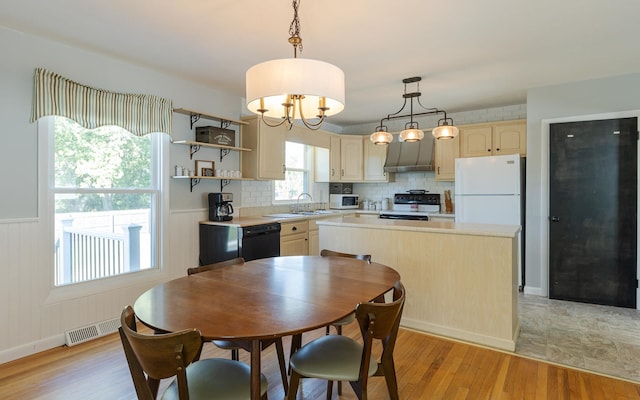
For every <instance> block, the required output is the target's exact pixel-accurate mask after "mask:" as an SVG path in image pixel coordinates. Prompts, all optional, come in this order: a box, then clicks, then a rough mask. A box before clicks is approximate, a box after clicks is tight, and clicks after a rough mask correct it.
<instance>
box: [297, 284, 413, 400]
mask: <svg viewBox="0 0 640 400" xmlns="http://www.w3.org/2000/svg"><path fill="white" fill-rule="evenodd" d="M404 300H405V289H404V286H403V285H402V283H400V282H396V284H395V285H394V290H393V301H392V302H391V303H360V304H358V305H357V306H356V320H357V321H358V324H359V326H360V332H361V334H362V341H363V344H360V343H359V342H358V341H356V340H354V339H351V338H349V337H346V336H342V335H327V336H322V337H320V338H318V339H316V340H314V341H312V342H309V343H308V344H306V345H304V346H302V348H300V350H298V351H297V352H296V353H295V354H294V355H293V357H291V359H290V360H289V363H290V365H291V382H290V386H289V393H288V395H287V399H288V400H295V398H296V394H297V391H298V386H299V384H300V379H301V378H317V379H325V380H327V381H328V382H327V399H328V400H330V399H331V395H332V390H333V381H349V383H350V384H351V387H352V388H353V390H354V392H355V393H356V396H357V397H358V399H360V400H366V399H367V383H368V381H369V377H372V376H384V377H385V380H386V383H387V389H388V391H389V397H390V398H391V399H392V400H398V399H399V397H398V382H397V378H396V371H395V365H394V362H393V350H394V348H395V344H396V338H397V336H398V329H399V328H400V317H401V315H402V310H403V308H404ZM374 340H379V341H380V342H381V344H382V355H381V357H380V361H378V360H376V358H375V357H373V356H372V352H371V350H372V348H373V343H374Z"/></svg>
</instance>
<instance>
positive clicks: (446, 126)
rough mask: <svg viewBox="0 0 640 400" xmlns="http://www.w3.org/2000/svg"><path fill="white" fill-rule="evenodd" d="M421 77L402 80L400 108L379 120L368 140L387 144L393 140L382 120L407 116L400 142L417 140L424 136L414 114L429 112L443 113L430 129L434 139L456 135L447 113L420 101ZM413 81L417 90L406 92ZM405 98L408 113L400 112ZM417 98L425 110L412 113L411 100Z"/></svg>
mask: <svg viewBox="0 0 640 400" xmlns="http://www.w3.org/2000/svg"><path fill="white" fill-rule="evenodd" d="M421 80H422V78H420V77H413V78H405V79H403V80H402V83H404V94H403V95H402V98H404V104H402V108H400V110H398V112H396V113H394V114H389V115H387V116H386V117H385V118H382V119H381V120H380V125H378V126H377V127H376V131H375V132H374V133H372V134H371V136H370V140H371V141H372V142H373V143H375V144H389V143H391V142H392V141H393V135H392V134H391V133H389V131H388V129H387V127H386V126H385V125H384V121H389V120H392V119H397V118H407V117H409V122H407V123H406V124H405V125H404V130H402V132H400V135H399V136H400V141H401V142H417V141H420V140H422V139H423V138H424V132H423V131H422V130H421V129H420V127H419V125H418V122H416V121H414V120H413V117H415V116H422V115H430V114H444V118H442V119H441V120H439V121H438V126H437V127H436V128H434V129H433V130H432V131H431V134H432V135H433V137H435V138H436V139H452V138H454V137H456V135H457V134H458V128H456V127H455V126H453V119H451V118H447V113H446V111H444V110H439V109H437V108H427V107H425V106H423V105H422V103H420V96H421V95H422V93H420V81H421ZM411 83H415V84H416V86H417V91H415V92H409V93H408V92H407V85H408V84H411ZM407 99H409V106H410V110H409V114H401V113H402V111H404V108H405V107H406V106H407ZM414 99H417V101H418V104H419V105H420V107H422V108H423V109H424V110H425V111H423V112H419V113H414V112H413V100H414Z"/></svg>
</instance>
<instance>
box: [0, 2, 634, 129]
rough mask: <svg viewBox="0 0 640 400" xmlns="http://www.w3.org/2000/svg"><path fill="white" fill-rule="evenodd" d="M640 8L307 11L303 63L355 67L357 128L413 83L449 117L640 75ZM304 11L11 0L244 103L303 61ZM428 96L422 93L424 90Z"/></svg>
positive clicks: (305, 6) (327, 5)
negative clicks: (296, 48)
mask: <svg viewBox="0 0 640 400" xmlns="http://www.w3.org/2000/svg"><path fill="white" fill-rule="evenodd" d="M639 16H640V1H638V0H616V1H615V2H607V1H602V0H561V1H558V0H536V1H531V0H483V1H478V0H449V1H440V2H435V1H432V0H403V1H394V2H392V1H388V0H384V1H383V0H348V1H344V0H302V1H301V4H300V8H299V18H300V23H301V32H300V36H301V37H302V39H303V46H304V49H303V52H302V54H301V55H299V57H304V58H312V59H318V60H322V61H327V62H330V63H332V64H335V65H336V66H338V67H340V68H342V70H343V71H344V72H345V79H346V106H345V110H344V111H343V112H342V113H340V114H338V115H336V116H333V117H331V118H330V120H329V121H330V122H331V123H333V124H336V125H341V126H346V125H353V124H360V123H369V122H377V121H379V120H380V119H381V118H382V117H385V116H386V115H387V114H391V113H394V112H396V111H398V110H399V109H400V107H401V106H402V102H403V100H402V93H403V90H404V86H403V84H402V79H403V78H407V77H413V76H419V77H422V82H421V83H420V91H421V92H422V97H421V102H422V104H423V105H425V106H427V107H438V108H440V109H444V110H446V111H447V112H448V113H453V112H459V111H468V110H475V109H483V108H491V107H498V106H506V105H513V104H523V103H525V102H526V90H527V89H528V88H533V87H539V86H546V85H553V84H559V83H565V82H571V81H580V80H587V79H595V78H601V77H607V76H614V75H622V74H626V73H637V72H640V51H638V45H637V40H638V38H639V37H640V24H639V23H638V17H639ZM292 19H293V8H292V5H291V0H179V1H168V0H135V1H131V0H110V1H87V0H57V1H50V0H2V8H1V9H0V25H4V26H7V27H10V28H13V29H18V30H23V31H27V32H33V33H36V34H41V35H46V36H48V37H51V38H53V39H56V40H61V41H64V42H68V43H71V44H73V45H75V46H80V47H83V48H89V49H92V50H95V51H98V52H101V53H106V54H109V55H112V56H116V57H119V58H122V59H126V60H128V61H131V62H135V63H137V64H142V65H146V66H152V67H153V68H155V69H160V70H162V71H165V72H169V73H171V74H175V75H179V76H182V77H186V78H189V79H194V80H197V81H200V82H203V83H205V84H207V85H211V86H214V87H216V88H218V89H221V90H224V91H229V92H232V93H235V94H237V95H239V96H242V97H244V90H245V83H244V79H245V72H246V70H247V69H248V68H250V67H251V66H252V65H254V64H257V63H259V62H263V61H267V60H270V59H275V58H289V57H292V56H293V50H292V47H291V45H290V44H289V43H288V42H287V39H288V38H289V25H290V23H291V20H292ZM410 89H411V90H410V91H414V90H415V86H411V87H410Z"/></svg>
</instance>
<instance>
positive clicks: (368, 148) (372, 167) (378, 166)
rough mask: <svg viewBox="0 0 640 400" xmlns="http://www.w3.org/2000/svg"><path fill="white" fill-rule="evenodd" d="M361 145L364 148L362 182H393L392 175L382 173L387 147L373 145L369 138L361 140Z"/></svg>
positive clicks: (365, 137)
mask: <svg viewBox="0 0 640 400" xmlns="http://www.w3.org/2000/svg"><path fill="white" fill-rule="evenodd" d="M362 145H363V147H364V170H363V175H364V181H365V182H393V178H394V174H393V173H389V172H385V171H384V162H385V161H386V159H387V148H388V147H389V146H385V145H376V144H373V143H372V142H371V140H369V136H364V137H363V138H362Z"/></svg>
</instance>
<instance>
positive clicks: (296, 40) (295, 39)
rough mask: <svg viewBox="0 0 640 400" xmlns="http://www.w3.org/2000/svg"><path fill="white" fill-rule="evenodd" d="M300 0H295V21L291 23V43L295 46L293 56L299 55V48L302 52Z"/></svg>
mask: <svg viewBox="0 0 640 400" xmlns="http://www.w3.org/2000/svg"><path fill="white" fill-rule="evenodd" d="M299 6H300V0H293V21H291V25H289V35H291V37H289V43H291V45H292V46H293V58H297V57H298V50H300V53H302V38H301V37H300V19H299V18H298V7H299Z"/></svg>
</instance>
